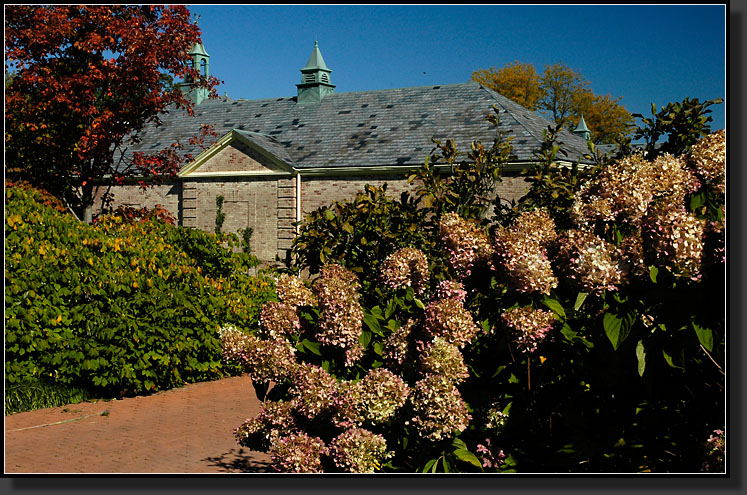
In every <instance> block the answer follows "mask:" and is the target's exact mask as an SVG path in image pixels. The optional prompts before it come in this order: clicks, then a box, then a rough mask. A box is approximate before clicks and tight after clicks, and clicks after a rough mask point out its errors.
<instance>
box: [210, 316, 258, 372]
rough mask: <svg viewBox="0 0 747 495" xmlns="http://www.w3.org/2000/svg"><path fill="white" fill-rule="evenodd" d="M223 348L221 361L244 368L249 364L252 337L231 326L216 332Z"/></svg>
mask: <svg viewBox="0 0 747 495" xmlns="http://www.w3.org/2000/svg"><path fill="white" fill-rule="evenodd" d="M218 335H219V336H220V340H221V345H222V348H223V361H224V362H226V363H228V364H235V365H239V366H242V367H243V366H246V364H247V363H248V362H249V349H250V345H251V343H252V337H251V336H250V335H249V334H246V333H244V332H242V331H241V330H239V329H238V328H236V327H233V326H225V327H221V328H220V329H219V330H218Z"/></svg>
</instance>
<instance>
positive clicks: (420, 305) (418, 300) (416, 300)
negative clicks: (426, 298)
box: [413, 297, 425, 310]
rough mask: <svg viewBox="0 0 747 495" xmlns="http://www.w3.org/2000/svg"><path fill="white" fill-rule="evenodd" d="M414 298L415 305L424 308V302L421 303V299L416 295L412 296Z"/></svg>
mask: <svg viewBox="0 0 747 495" xmlns="http://www.w3.org/2000/svg"><path fill="white" fill-rule="evenodd" d="M413 299H414V300H415V305H416V306H417V307H418V308H420V309H423V310H424V309H425V304H423V301H421V300H420V299H418V298H417V297H415V298H413Z"/></svg>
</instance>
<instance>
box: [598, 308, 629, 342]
mask: <svg viewBox="0 0 747 495" xmlns="http://www.w3.org/2000/svg"><path fill="white" fill-rule="evenodd" d="M602 323H603V325H604V333H606V334H607V338H608V339H610V342H611V343H612V348H613V349H615V350H617V348H618V347H620V344H621V343H622V341H623V340H625V337H627V334H625V330H624V326H623V319H622V318H620V317H619V316H617V315H615V314H612V313H605V314H604V319H603V321H602Z"/></svg>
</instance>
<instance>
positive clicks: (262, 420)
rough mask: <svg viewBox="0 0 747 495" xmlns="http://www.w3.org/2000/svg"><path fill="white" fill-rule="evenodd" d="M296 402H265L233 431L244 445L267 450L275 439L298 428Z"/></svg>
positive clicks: (238, 441)
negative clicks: (254, 414)
mask: <svg viewBox="0 0 747 495" xmlns="http://www.w3.org/2000/svg"><path fill="white" fill-rule="evenodd" d="M294 408H295V404H294V403H293V402H292V401H291V402H264V403H262V410H261V411H260V412H259V414H257V415H256V416H255V417H253V418H251V419H247V420H246V421H244V423H243V424H241V425H240V426H239V427H238V428H236V429H235V430H234V432H233V434H234V436H235V437H236V442H237V443H238V444H239V445H241V446H242V447H247V448H248V449H251V450H256V451H259V452H267V450H268V449H269V448H270V445H271V444H272V442H273V441H274V440H276V439H277V438H279V437H280V436H282V435H287V434H289V433H291V432H295V431H297V430H298V427H297V425H296V422H295V419H294V417H293V409H294Z"/></svg>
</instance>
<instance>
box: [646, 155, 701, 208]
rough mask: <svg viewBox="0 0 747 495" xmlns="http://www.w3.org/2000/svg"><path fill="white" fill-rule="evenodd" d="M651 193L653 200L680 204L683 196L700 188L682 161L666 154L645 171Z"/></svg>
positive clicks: (683, 199)
mask: <svg viewBox="0 0 747 495" xmlns="http://www.w3.org/2000/svg"><path fill="white" fill-rule="evenodd" d="M647 172H648V180H649V182H650V183H651V192H652V194H653V196H654V197H655V198H666V201H667V202H669V203H678V204H679V203H682V202H684V201H685V195H687V194H688V193H691V192H694V191H696V190H697V189H698V187H700V181H698V179H697V178H696V177H695V175H694V174H693V173H692V172H691V171H690V170H689V169H688V168H687V165H686V163H685V161H684V160H680V159H679V158H675V157H674V156H673V155H670V154H668V153H666V154H664V155H661V156H659V157H657V158H656V160H654V161H653V162H652V163H651V166H650V167H649V168H648V169H647Z"/></svg>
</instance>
